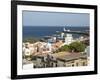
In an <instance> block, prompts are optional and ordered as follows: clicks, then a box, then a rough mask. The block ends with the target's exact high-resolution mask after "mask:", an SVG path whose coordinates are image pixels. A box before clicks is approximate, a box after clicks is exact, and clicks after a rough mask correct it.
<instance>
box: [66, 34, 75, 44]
mask: <svg viewBox="0 0 100 80" xmlns="http://www.w3.org/2000/svg"><path fill="white" fill-rule="evenodd" d="M72 42H73V37H72V34H66V36H65V44H67V45H69V44H70V43H72Z"/></svg>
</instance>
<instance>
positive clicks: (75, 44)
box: [69, 42, 86, 52]
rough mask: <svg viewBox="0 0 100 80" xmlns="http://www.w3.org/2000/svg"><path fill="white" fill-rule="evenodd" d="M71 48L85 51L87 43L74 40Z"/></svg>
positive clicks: (75, 50) (76, 50)
mask: <svg viewBox="0 0 100 80" xmlns="http://www.w3.org/2000/svg"><path fill="white" fill-rule="evenodd" d="M69 47H70V50H71V51H74V52H83V51H84V50H85V48H86V45H85V44H83V43H82V42H73V43H71V44H70V45H69Z"/></svg>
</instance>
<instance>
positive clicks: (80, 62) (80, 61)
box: [57, 53, 88, 67]
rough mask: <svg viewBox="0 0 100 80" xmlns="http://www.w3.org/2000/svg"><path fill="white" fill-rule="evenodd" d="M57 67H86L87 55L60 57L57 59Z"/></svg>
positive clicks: (78, 54) (77, 54) (75, 54)
mask: <svg viewBox="0 0 100 80" xmlns="http://www.w3.org/2000/svg"><path fill="white" fill-rule="evenodd" d="M57 65H58V67H74V66H87V65H88V57H87V55H84V54H80V53H74V54H70V55H67V56H63V57H62V56H61V57H58V58H57Z"/></svg>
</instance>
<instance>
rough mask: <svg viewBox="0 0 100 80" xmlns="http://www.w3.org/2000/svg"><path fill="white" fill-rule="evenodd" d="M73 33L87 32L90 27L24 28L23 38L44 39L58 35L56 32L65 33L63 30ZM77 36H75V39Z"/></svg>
mask: <svg viewBox="0 0 100 80" xmlns="http://www.w3.org/2000/svg"><path fill="white" fill-rule="evenodd" d="M64 28H65V29H66V30H71V31H82V32H84V31H86V30H89V27H55V26H54V27H50V26H48V27H46V26H45V27H43V26H23V38H28V37H44V36H51V35H53V34H56V31H60V32H61V31H63V29H64ZM75 36H77V35H75V34H74V37H75Z"/></svg>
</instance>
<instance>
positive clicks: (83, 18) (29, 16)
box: [23, 11, 90, 27]
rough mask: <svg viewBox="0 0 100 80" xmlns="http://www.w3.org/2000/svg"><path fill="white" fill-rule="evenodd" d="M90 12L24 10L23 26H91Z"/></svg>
mask: <svg viewBox="0 0 100 80" xmlns="http://www.w3.org/2000/svg"><path fill="white" fill-rule="evenodd" d="M89 17H90V16H89V14H87V13H85V14H82V13H67V12H66V13H59V12H35V11H23V26H58V27H59V26H89V22H90V20H89V19H90V18H89Z"/></svg>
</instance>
